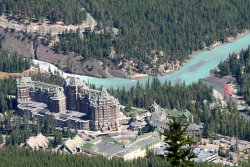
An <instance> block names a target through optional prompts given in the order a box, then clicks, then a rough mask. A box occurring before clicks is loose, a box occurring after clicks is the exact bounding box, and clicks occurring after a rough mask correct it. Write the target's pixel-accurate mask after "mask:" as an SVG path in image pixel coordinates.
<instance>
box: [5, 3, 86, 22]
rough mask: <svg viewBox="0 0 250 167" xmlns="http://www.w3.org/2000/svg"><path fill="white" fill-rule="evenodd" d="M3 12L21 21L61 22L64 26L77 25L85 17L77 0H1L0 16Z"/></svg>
mask: <svg viewBox="0 0 250 167" xmlns="http://www.w3.org/2000/svg"><path fill="white" fill-rule="evenodd" d="M4 12H6V13H8V14H11V15H12V16H14V17H16V18H21V19H23V18H30V20H32V19H36V20H38V21H39V22H42V21H43V19H48V20H49V21H50V22H51V23H56V21H59V20H62V21H64V23H65V24H79V23H82V21H83V19H85V17H86V14H85V12H84V11H83V9H81V6H80V2H79V0H74V1H72V0H53V1H51V0H43V1H40V0H21V1H16V0H2V1H0V15H2V14H3V13H4Z"/></svg>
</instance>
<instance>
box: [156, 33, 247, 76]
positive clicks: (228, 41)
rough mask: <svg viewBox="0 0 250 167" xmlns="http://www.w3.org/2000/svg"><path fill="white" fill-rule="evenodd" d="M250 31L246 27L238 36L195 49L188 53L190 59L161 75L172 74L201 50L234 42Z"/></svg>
mask: <svg viewBox="0 0 250 167" xmlns="http://www.w3.org/2000/svg"><path fill="white" fill-rule="evenodd" d="M249 32H250V30H247V29H246V30H244V31H242V32H240V33H238V34H237V35H236V37H233V36H229V37H227V39H226V41H224V42H222V41H214V42H213V44H212V45H210V46H207V47H205V48H204V49H202V50H196V51H193V52H192V53H191V54H190V55H188V59H186V60H184V61H182V62H178V63H177V64H176V66H177V69H174V70H172V69H169V70H167V71H166V72H165V73H164V74H163V75H160V76H164V75H167V74H172V73H174V72H176V71H178V70H179V69H180V68H181V67H182V66H184V65H185V64H186V63H187V62H188V60H190V59H192V58H193V57H194V56H195V55H197V54H199V53H200V52H203V51H209V50H212V49H215V48H216V47H219V46H220V45H223V44H226V43H231V42H234V41H235V40H237V39H239V38H241V37H243V36H244V35H246V34H248V33H249ZM197 65H199V64H197Z"/></svg>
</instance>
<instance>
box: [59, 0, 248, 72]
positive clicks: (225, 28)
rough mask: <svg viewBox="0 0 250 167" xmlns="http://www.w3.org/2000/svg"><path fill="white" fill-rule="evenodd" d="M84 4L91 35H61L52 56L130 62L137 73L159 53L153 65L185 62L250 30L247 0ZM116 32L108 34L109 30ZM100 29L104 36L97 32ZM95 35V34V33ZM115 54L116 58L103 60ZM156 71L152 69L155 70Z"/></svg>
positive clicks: (121, 0)
mask: <svg viewBox="0 0 250 167" xmlns="http://www.w3.org/2000/svg"><path fill="white" fill-rule="evenodd" d="M81 2H82V5H83V6H84V7H85V8H86V10H87V11H88V12H89V13H90V14H91V15H92V16H93V17H94V18H95V19H96V20H97V22H98V25H97V27H96V30H95V32H93V33H90V32H89V33H85V34H83V37H82V34H79V33H77V32H64V33H63V34H60V35H59V38H60V41H59V42H57V44H56V45H54V49H55V51H56V52H59V51H62V52H64V53H67V52H76V53H78V54H80V55H81V56H83V58H84V60H85V59H91V58H97V59H100V60H105V61H107V60H111V61H112V62H114V63H115V64H116V65H118V63H119V62H120V60H124V59H125V60H133V61H134V62H135V64H137V68H138V72H144V71H143V69H142V67H144V66H149V67H150V68H152V66H153V64H152V57H153V55H152V53H153V52H154V51H156V52H160V51H163V55H162V56H159V57H158V60H157V65H159V64H164V63H166V62H168V61H171V62H176V61H183V60H185V59H187V58H188V56H189V55H190V54H191V53H192V52H193V51H196V50H202V49H204V48H205V47H208V46H210V45H212V44H213V42H214V41H222V42H226V41H227V37H229V36H236V35H237V34H238V33H239V32H242V31H244V30H245V29H249V28H250V23H249V21H248V20H249V19H250V13H249V11H248V9H249V7H250V2H249V1H248V0H241V2H240V3H239V1H237V2H236V1H235V0H228V1H224V0H219V1H218V0H210V1H198V0H190V1H176V0H168V1H162V0H154V1H151V0H141V1H134V0H106V1H100V0H82V1H81ZM110 27H111V28H112V27H113V28H117V29H118V34H112V35H111V34H110V31H105V30H106V29H107V28H110ZM100 30H101V31H102V32H103V33H101V34H100V33H99V32H100ZM97 32H98V33H97ZM111 49H112V50H115V53H116V55H118V56H116V58H115V59H110V58H109V57H107V56H108V55H110V53H111ZM153 68H156V67H153Z"/></svg>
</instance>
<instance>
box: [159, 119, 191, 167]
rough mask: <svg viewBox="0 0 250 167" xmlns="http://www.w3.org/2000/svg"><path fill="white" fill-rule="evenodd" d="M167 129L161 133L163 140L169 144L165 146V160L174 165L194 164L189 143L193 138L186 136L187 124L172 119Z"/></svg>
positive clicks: (176, 166)
mask: <svg viewBox="0 0 250 167" xmlns="http://www.w3.org/2000/svg"><path fill="white" fill-rule="evenodd" d="M168 125H169V129H170V130H169V131H168V132H165V133H163V136H164V137H165V138H164V141H165V142H166V143H167V144H168V145H169V147H167V148H166V151H167V152H168V153H167V160H168V161H169V162H170V163H171V164H172V165H173V166H175V167H180V166H194V163H193V161H192V160H191V159H192V158H195V154H194V153H193V149H192V148H191V145H192V144H194V143H195V141H194V139H193V138H191V137H189V136H186V135H185V131H186V129H187V124H184V123H182V122H180V121H178V120H176V119H173V121H171V122H170V123H169V124H168Z"/></svg>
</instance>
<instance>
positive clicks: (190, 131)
mask: <svg viewBox="0 0 250 167" xmlns="http://www.w3.org/2000/svg"><path fill="white" fill-rule="evenodd" d="M202 132H203V125H201V124H199V125H197V124H195V123H190V124H189V125H188V127H187V130H186V135H188V136H196V137H201V136H202Z"/></svg>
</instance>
